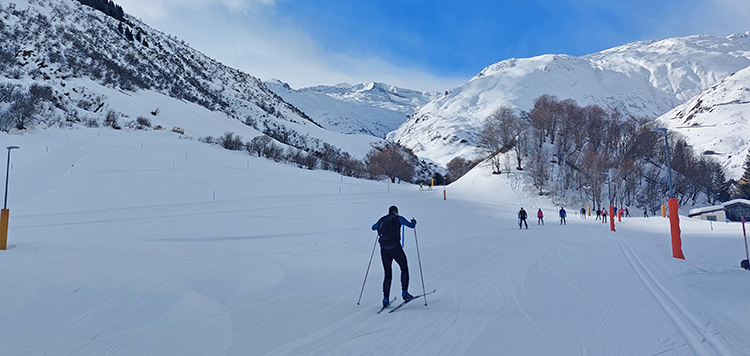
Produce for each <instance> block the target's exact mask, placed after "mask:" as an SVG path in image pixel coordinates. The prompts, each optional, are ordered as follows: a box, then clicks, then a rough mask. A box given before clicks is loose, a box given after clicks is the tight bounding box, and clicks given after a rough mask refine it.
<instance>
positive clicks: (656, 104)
mask: <svg viewBox="0 0 750 356" xmlns="http://www.w3.org/2000/svg"><path fill="white" fill-rule="evenodd" d="M748 66H750V32H748V33H745V34H735V35H732V36H728V37H713V36H708V35H696V36H688V37H679V38H670V39H665V40H661V41H645V42H635V43H630V44H626V45H623V46H619V47H615V48H612V49H608V50H605V51H602V52H598V53H594V54H590V55H586V56H582V57H574V56H569V55H552V54H550V55H542V56H538V57H533V58H523V59H509V60H505V61H502V62H499V63H495V64H493V65H491V66H489V67H487V68H485V69H484V70H483V71H482V72H480V73H479V74H477V75H476V76H475V77H474V78H472V79H471V80H470V81H469V82H467V83H466V84H464V85H462V86H460V87H457V88H454V89H452V90H450V91H449V92H448V93H447V94H446V95H444V96H442V97H440V98H438V99H435V100H433V101H432V102H430V103H428V104H427V105H425V106H424V107H422V109H420V110H419V111H418V112H417V113H415V114H414V115H412V117H411V118H410V119H409V120H408V121H407V122H406V123H405V124H404V125H402V126H401V127H400V128H399V129H398V130H396V131H395V132H392V133H391V134H389V135H388V138H389V139H392V140H396V141H398V142H400V143H401V144H403V145H405V146H407V147H410V148H412V149H413V150H414V152H415V153H416V154H418V155H420V156H424V157H427V158H430V159H432V160H434V161H436V162H439V163H442V164H445V163H446V162H448V161H449V160H450V159H451V158H453V157H455V156H457V155H466V156H472V155H474V154H475V153H476V151H475V149H474V146H475V143H476V134H477V133H478V131H479V127H480V126H481V123H482V120H483V119H484V118H486V117H487V116H488V115H489V114H490V113H491V112H492V111H493V110H495V109H496V108H497V107H499V106H501V105H510V106H513V107H516V108H518V109H520V110H530V109H531V107H532V106H533V100H534V99H535V98H537V97H539V96H540V95H542V94H551V95H555V96H557V97H558V98H560V99H567V98H572V99H575V100H576V101H577V102H578V103H579V104H580V105H588V104H598V105H600V106H603V107H613V108H617V109H619V110H620V111H621V112H623V113H624V114H626V115H633V116H646V117H652V118H656V117H658V116H660V115H662V114H664V113H666V112H667V111H669V110H671V109H672V108H674V107H675V106H677V105H679V104H681V103H683V102H685V101H686V100H688V99H690V98H691V97H693V96H695V95H697V94H699V93H700V92H701V90H703V89H705V88H708V87H710V86H711V85H714V84H716V83H718V82H719V81H721V80H722V79H724V78H726V77H727V76H729V75H730V74H731V73H734V72H736V71H738V70H740V69H743V68H746V67H748Z"/></svg>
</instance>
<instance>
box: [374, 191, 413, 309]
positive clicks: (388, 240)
mask: <svg viewBox="0 0 750 356" xmlns="http://www.w3.org/2000/svg"><path fill="white" fill-rule="evenodd" d="M401 225H404V226H407V227H410V228H412V229H413V228H415V227H416V226H417V220H415V219H414V218H412V219H411V221H409V220H406V219H405V218H404V217H402V216H399V215H398V208H397V207H396V206H395V205H393V206H391V207H390V208H388V215H386V216H383V217H382V218H380V219H379V220H378V222H376V223H375V225H372V229H373V230H375V231H377V232H378V236H379V238H378V242H380V258H381V260H382V262H383V271H384V272H385V276H384V278H383V306H387V305H388V304H389V303H390V294H391V280H392V279H393V270H392V268H391V265H392V264H393V260H396V263H398V266H399V268H400V269H401V297H402V298H403V299H404V300H411V299H413V298H414V296H412V295H411V294H409V292H408V290H409V264H408V262H407V261H406V253H404V249H403V248H402V247H401Z"/></svg>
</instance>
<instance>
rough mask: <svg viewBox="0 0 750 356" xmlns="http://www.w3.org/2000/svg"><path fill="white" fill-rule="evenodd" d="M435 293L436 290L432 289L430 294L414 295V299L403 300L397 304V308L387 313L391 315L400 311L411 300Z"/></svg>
mask: <svg viewBox="0 0 750 356" xmlns="http://www.w3.org/2000/svg"><path fill="white" fill-rule="evenodd" d="M436 291H437V289H433V290H432V292H427V293H425V294H420V295H415V296H414V298H412V299H409V300H405V301H403V302H401V304H399V305H397V306H396V307H395V308H393V309H391V311H389V312H388V313H393V312H395V311H396V310H399V309H400V308H401V307H403V306H404V305H406V304H408V303H409V302H411V301H412V300H414V299H417V298H420V297H424V296H426V295H429V294H432V293H435V292H436Z"/></svg>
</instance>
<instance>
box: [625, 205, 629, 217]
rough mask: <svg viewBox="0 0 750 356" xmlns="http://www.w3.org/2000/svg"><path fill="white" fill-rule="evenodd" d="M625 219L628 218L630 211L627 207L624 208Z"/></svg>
mask: <svg viewBox="0 0 750 356" xmlns="http://www.w3.org/2000/svg"><path fill="white" fill-rule="evenodd" d="M625 217H626V218H629V217H630V209H628V207H627V206H626V207H625Z"/></svg>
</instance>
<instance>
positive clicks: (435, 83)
mask: <svg viewBox="0 0 750 356" xmlns="http://www.w3.org/2000/svg"><path fill="white" fill-rule="evenodd" d="M116 3H118V4H120V5H122V6H123V8H124V9H125V11H126V12H127V13H130V14H133V15H135V16H137V17H140V18H142V19H143V20H144V21H145V22H146V23H147V24H149V25H151V26H153V27H155V28H156V29H159V30H161V31H164V32H166V33H169V34H172V35H175V36H177V37H178V38H180V39H183V40H185V41H187V42H188V43H190V44H191V45H192V46H193V47H195V48H197V49H198V50H201V51H203V52H204V53H206V54H207V55H209V56H211V57H213V58H215V59H218V60H219V61H221V62H223V63H225V64H227V65H230V66H232V67H236V68H239V69H241V70H243V71H246V72H248V73H249V74H252V75H254V76H257V77H259V78H261V79H263V80H267V79H271V78H278V79H281V80H282V81H285V82H288V83H290V84H291V85H292V86H293V87H295V88H299V87H304V86H311V85H318V84H326V85H333V84H337V83H340V82H349V83H351V84H355V83H360V82H370V81H382V82H386V83H390V84H395V85H398V86H402V87H406V88H414V89H422V90H436V91H440V90H445V89H450V88H451V87H454V86H457V85H460V84H461V83H463V82H466V81H467V80H469V79H470V78H471V77H472V76H474V75H475V74H476V73H478V72H479V71H481V70H482V69H483V68H484V67H486V66H488V65H491V64H493V63H495V62H499V61H502V60H505V59H508V58H525V57H532V56H536V55H541V54H548V53H557V54H559V53H561V54H570V55H575V56H580V55H585V54H589V53H593V52H598V51H601V50H604V49H607V48H611V47H615V46H618V45H622V44H625V43H629V42H633V41H638V40H650V39H663V38H668V37H675V36H686V35H692V34H710V35H715V36H727V35H730V34H732V33H734V32H746V31H750V20H748V19H750V1H749V0H682V1H673V0H652V1H635V0H613V1H597V0H558V1H554V0H526V1H517V0H499V1H440V0H433V1H426V0H417V1H407V0H402V1H392V0H382V1H345V0H308V1H298V0H182V1H178V0H120V1H116Z"/></svg>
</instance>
